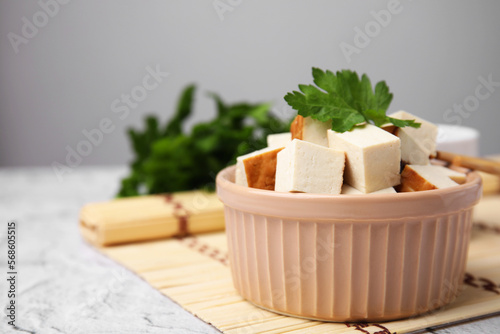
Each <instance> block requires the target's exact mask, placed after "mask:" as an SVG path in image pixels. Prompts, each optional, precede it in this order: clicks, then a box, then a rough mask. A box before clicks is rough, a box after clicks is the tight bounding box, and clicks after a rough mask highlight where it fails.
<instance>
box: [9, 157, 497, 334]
mask: <svg viewBox="0 0 500 334" xmlns="http://www.w3.org/2000/svg"><path fill="white" fill-rule="evenodd" d="M124 174H125V169H124V168H108V167H99V168H97V167H96V168H83V167H82V168H79V169H77V170H75V171H74V172H73V173H72V174H71V175H66V176H65V178H64V180H63V182H59V181H58V180H57V178H56V176H55V175H54V174H53V172H52V170H51V169H50V168H36V169H24V168H23V169H0V219H1V226H2V227H1V229H0V241H1V246H0V282H1V283H0V305H2V308H3V307H4V306H5V305H6V303H7V290H6V285H5V282H6V276H7V271H8V270H7V267H6V265H7V264H6V255H7V254H6V252H7V249H6V232H7V222H8V221H9V220H15V221H16V222H17V224H18V230H17V234H18V242H17V248H18V266H17V272H18V285H17V296H16V303H17V315H16V325H17V327H16V328H12V327H11V326H9V325H7V321H8V319H7V318H6V317H5V315H4V314H3V313H2V317H1V323H0V333H16V332H19V333H24V332H25V333H49V334H50V333H71V334H73V333H74V334H77V333H103V334H104V333H106V334H108V333H109V334H111V333H218V331H217V330H216V329H214V328H213V327H211V326H210V325H208V324H206V323H204V322H203V321H201V320H199V319H198V318H196V317H194V316H192V315H191V314H190V313H188V312H186V311H184V310H183V309H182V308H181V307H180V306H178V305H177V304H175V303H174V302H172V301H171V300H170V299H168V298H166V297H165V296H163V295H162V294H160V293H159V292H158V291H156V290H154V289H153V288H151V287H150V286H149V285H148V284H146V283H145V282H144V281H142V280H141V279H140V278H138V277H137V276H135V275H134V274H132V273H130V272H128V271H127V270H125V269H122V268H121V267H120V266H119V265H117V264H115V263H113V262H112V261H111V260H109V259H107V258H105V257H104V256H102V255H101V254H99V253H98V252H96V251H95V250H94V249H92V247H90V246H88V245H87V244H86V243H85V242H83V240H82V239H81V238H80V234H79V231H78V212H79V209H80V207H81V206H82V205H83V204H85V203H87V202H90V201H103V200H108V199H110V198H112V197H113V196H114V194H115V193H116V191H117V189H118V184H119V179H120V177H121V176H123V175H124ZM422 332H425V333H440V334H444V333H471V334H472V333H474V334H476V333H500V316H496V317H489V318H486V319H482V320H477V321H473V322H469V323H466V324H459V325H454V326H448V327H445V328H441V329H428V330H427V331H422Z"/></svg>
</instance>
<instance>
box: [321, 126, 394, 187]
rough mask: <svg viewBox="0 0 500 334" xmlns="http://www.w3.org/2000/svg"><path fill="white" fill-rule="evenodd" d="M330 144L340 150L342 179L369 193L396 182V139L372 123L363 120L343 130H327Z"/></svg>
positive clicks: (391, 185) (392, 185)
mask: <svg viewBox="0 0 500 334" xmlns="http://www.w3.org/2000/svg"><path fill="white" fill-rule="evenodd" d="M328 141H329V146H330V148H333V149H335V150H339V151H344V152H345V154H346V166H345V173H344V180H345V183H347V184H348V185H350V186H352V187H354V188H356V189H358V190H359V191H361V192H362V193H365V194H366V193H372V192H375V191H378V190H382V189H385V188H389V187H394V186H396V185H398V184H399V182H400V175H399V171H400V160H401V151H400V140H399V138H398V137H396V136H394V135H392V134H390V133H389V132H387V131H384V130H382V129H381V128H379V127H376V126H375V125H371V124H366V125H364V126H363V127H357V128H354V129H353V130H351V131H347V132H344V133H338V132H334V131H332V130H328Z"/></svg>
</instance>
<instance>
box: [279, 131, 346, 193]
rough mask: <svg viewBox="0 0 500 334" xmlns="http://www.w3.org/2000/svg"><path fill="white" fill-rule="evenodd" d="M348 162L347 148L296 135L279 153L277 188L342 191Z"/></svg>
mask: <svg viewBox="0 0 500 334" xmlns="http://www.w3.org/2000/svg"><path fill="white" fill-rule="evenodd" d="M344 165H345V155H344V152H342V151H336V150H332V149H330V148H327V147H324V146H321V145H316V144H313V143H310V142H307V141H303V140H298V139H294V140H292V142H291V143H289V144H288V145H287V146H286V147H285V148H284V149H283V150H282V151H281V152H279V153H278V164H277V167H276V187H275V188H276V191H280V192H304V193H316V194H340V190H341V188H342V179H343V176H342V175H343V173H344Z"/></svg>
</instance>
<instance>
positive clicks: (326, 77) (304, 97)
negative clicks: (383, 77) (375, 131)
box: [285, 68, 420, 132]
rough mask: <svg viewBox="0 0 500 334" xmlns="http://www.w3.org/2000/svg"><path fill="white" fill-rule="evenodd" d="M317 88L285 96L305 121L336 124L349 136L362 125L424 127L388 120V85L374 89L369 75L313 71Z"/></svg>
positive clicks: (303, 87)
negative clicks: (347, 132)
mask: <svg viewBox="0 0 500 334" xmlns="http://www.w3.org/2000/svg"><path fill="white" fill-rule="evenodd" d="M312 74H313V79H314V83H315V84H316V86H314V85H299V91H293V92H291V93H288V94H286V95H285V101H286V102H287V103H288V104H289V105H290V106H291V107H292V108H293V109H295V110H297V112H298V114H299V115H301V116H303V117H312V118H313V119H316V120H319V121H321V122H328V121H331V122H332V130H334V131H337V132H345V131H349V130H351V129H352V128H354V127H355V126H356V125H358V124H360V123H364V122H367V123H373V124H375V125H377V126H382V125H384V124H387V123H392V124H394V125H395V126H397V127H404V126H411V127H414V128H418V127H420V123H416V122H415V120H399V119H395V118H392V117H388V116H386V111H387V109H388V108H389V105H390V103H391V101H392V98H393V95H392V93H391V92H390V91H389V87H387V84H386V83H385V81H380V82H378V83H377V84H376V85H375V90H373V88H372V84H371V82H370V79H369V78H368V76H367V75H366V74H363V75H362V76H361V78H359V76H358V74H357V73H356V72H353V71H350V70H342V71H338V72H337V73H333V72H331V71H328V70H327V71H323V70H320V69H318V68H313V69H312Z"/></svg>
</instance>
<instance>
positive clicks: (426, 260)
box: [219, 184, 480, 322]
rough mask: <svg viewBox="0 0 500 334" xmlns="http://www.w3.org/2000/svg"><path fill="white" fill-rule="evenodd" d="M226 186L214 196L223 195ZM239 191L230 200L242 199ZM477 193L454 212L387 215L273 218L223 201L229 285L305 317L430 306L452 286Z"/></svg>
mask: <svg viewBox="0 0 500 334" xmlns="http://www.w3.org/2000/svg"><path fill="white" fill-rule="evenodd" d="M477 188H478V189H479V191H480V184H479V187H477ZM476 190H477V189H476ZM230 193H231V192H230V191H229V192H225V193H224V191H222V192H220V193H219V196H220V197H221V199H222V201H223V202H224V199H225V198H226V196H228V195H229V194H230ZM240 195H241V193H240V194H236V193H235V194H232V196H233V197H231V200H229V202H231V201H233V202H232V203H238V200H244V198H238V196H240ZM287 195H289V194H287ZM396 195H398V194H396ZM476 197H477V199H478V198H479V194H477V195H476ZM358 198H359V197H358ZM388 198H391V197H388ZM392 198H394V197H392ZM477 199H476V200H475V201H474V200H473V196H471V197H470V200H469V202H470V205H468V206H467V207H465V208H463V209H461V210H458V211H457V210H452V211H453V212H447V211H446V210H443V211H444V213H443V214H436V212H432V215H426V213H425V211H423V212H422V215H421V216H413V217H407V216H405V217H399V218H395V217H393V218H390V219H364V218H363V219H353V218H350V219H346V218H341V219H337V218H335V214H332V217H331V218H328V219H325V218H324V217H322V218H319V219H314V218H310V217H307V218H301V217H290V216H291V215H293V213H292V214H290V213H289V214H285V213H284V215H283V216H284V217H279V216H277V215H269V214H262V213H260V212H259V211H265V210H261V208H255V210H245V207H243V209H241V208H236V207H235V206H238V205H226V206H225V219H226V231H227V232H226V233H227V238H228V247H229V259H230V265H231V271H232V276H233V281H234V285H235V287H236V289H237V291H238V292H239V293H240V294H241V295H242V296H243V297H244V298H245V299H247V300H249V301H250V302H252V303H254V304H256V305H258V306H260V307H263V308H266V309H269V310H273V311H276V312H279V313H283V314H287V315H293V316H299V317H305V318H311V319H319V320H326V321H342V322H343V321H385V320H391V319H398V318H405V317H410V316H414V315H417V314H421V313H425V312H428V311H430V310H433V309H436V308H439V307H441V306H443V305H446V304H447V303H449V302H450V301H452V300H453V299H454V298H455V297H456V296H457V294H458V291H459V288H460V286H461V284H462V279H463V275H464V271H465V263H466V258H467V251H468V244H469V237H470V230H471V225H472V218H471V217H472V206H473V204H474V203H475V202H477ZM312 201H314V200H312ZM270 205H272V201H271V203H270ZM306 207H307V205H306ZM305 209H307V208H305ZM295 210H297V209H295ZM249 211H252V212H249ZM339 215H340V214H339ZM354 215H355V213H354ZM374 215H375V216H377V214H376V213H375V214H374ZM318 216H322V215H321V213H320V212H318Z"/></svg>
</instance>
